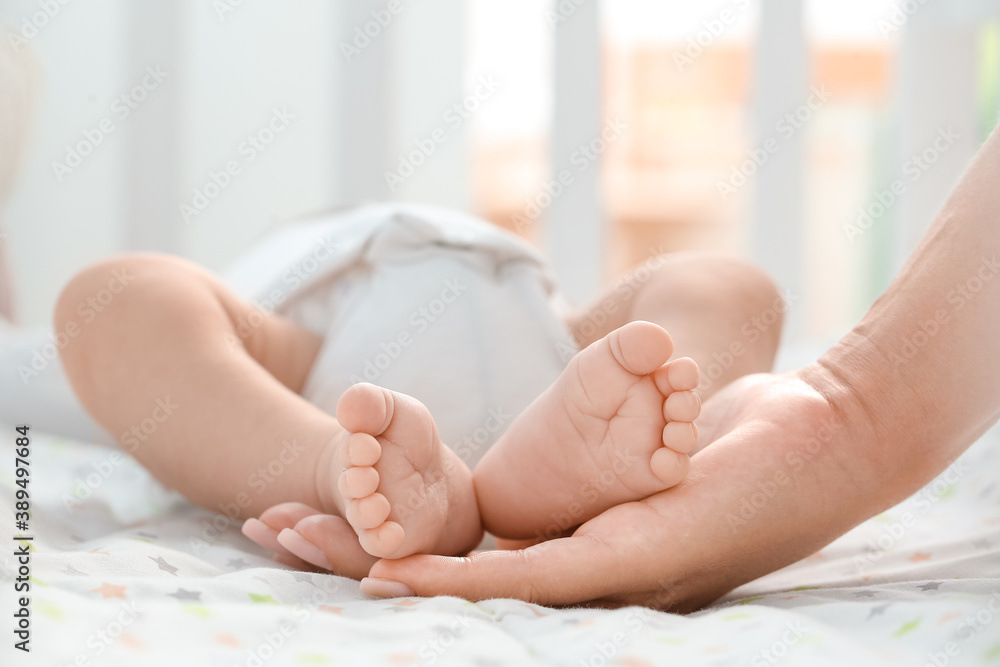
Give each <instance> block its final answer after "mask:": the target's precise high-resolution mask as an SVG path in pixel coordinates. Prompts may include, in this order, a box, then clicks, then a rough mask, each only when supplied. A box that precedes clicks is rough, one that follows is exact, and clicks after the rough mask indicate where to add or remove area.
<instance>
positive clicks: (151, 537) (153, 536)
mask: <svg viewBox="0 0 1000 667" xmlns="http://www.w3.org/2000/svg"><path fill="white" fill-rule="evenodd" d="M136 535H138V536H139V537H145V538H146V539H149V540H158V539H160V536H159V535H154V534H153V533H144V532H142V531H141V530H140V531H137V532H136Z"/></svg>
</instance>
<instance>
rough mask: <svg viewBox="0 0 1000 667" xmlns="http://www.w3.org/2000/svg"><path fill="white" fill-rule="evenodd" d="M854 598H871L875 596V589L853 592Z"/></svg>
mask: <svg viewBox="0 0 1000 667" xmlns="http://www.w3.org/2000/svg"><path fill="white" fill-rule="evenodd" d="M854 597H856V598H873V597H875V591H858V592H857V593H855V594H854Z"/></svg>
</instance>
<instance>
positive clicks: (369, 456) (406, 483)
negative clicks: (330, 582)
mask: <svg viewBox="0 0 1000 667" xmlns="http://www.w3.org/2000/svg"><path fill="white" fill-rule="evenodd" d="M337 419H338V421H340V424H341V426H343V427H344V428H345V429H346V430H347V431H348V434H349V435H348V436H347V438H346V440H345V441H343V443H342V446H341V450H340V459H341V464H342V466H343V473H342V474H341V475H340V477H339V480H338V485H337V486H338V490H339V493H340V496H341V501H342V502H341V503H338V505H341V506H342V507H343V512H344V518H345V519H347V521H348V523H350V524H351V526H352V527H353V528H354V530H355V532H356V533H357V535H358V539H359V540H360V542H361V546H362V547H363V548H364V550H365V551H367V552H368V553H369V554H371V555H372V556H377V557H379V558H402V557H404V556H408V555H410V554H414V553H433V554H439V555H445V556H451V555H456V554H460V553H465V552H466V551H468V550H470V549H472V548H473V547H474V546H476V544H478V542H479V540H480V539H481V538H482V527H481V525H480V521H479V510H478V508H477V506H476V497H475V492H474V490H473V487H472V473H471V472H470V471H469V469H468V467H467V466H466V465H465V464H464V463H463V462H462V461H461V459H459V458H458V456H457V455H456V454H455V453H454V452H453V451H451V450H450V449H449V448H448V447H446V446H445V445H444V444H442V442H441V439H440V438H439V437H438V432H437V427H436V426H435V424H434V420H433V418H432V417H431V415H430V413H429V412H428V411H427V408H426V407H424V405H423V404H422V403H420V402H419V401H417V400H416V399H414V398H411V397H409V396H406V395H404V394H399V393H396V392H393V391H389V390H388V389H383V388H381V387H376V386H375V385H372V384H367V383H361V384H356V385H353V386H352V387H351V388H350V389H348V390H347V391H346V392H344V395H343V396H341V398H340V402H339V403H338V404H337Z"/></svg>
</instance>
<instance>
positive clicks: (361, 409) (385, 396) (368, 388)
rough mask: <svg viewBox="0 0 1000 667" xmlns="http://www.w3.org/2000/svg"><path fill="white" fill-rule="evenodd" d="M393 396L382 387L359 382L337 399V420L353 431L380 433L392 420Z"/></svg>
mask: <svg viewBox="0 0 1000 667" xmlns="http://www.w3.org/2000/svg"><path fill="white" fill-rule="evenodd" d="M392 412H393V409H392V397H391V396H390V395H389V392H387V391H385V390H384V389H382V388H381V387H376V386H375V385H373V384H369V383H367V382H359V383H357V384H353V385H351V386H350V387H348V388H347V391H345V392H344V393H343V395H341V397H340V400H339V401H337V421H339V422H340V425H341V426H343V427H344V428H346V429H347V430H348V431H350V432H352V433H370V434H372V435H378V434H379V433H381V432H382V431H384V430H385V429H386V427H387V426H388V425H389V422H390V421H392Z"/></svg>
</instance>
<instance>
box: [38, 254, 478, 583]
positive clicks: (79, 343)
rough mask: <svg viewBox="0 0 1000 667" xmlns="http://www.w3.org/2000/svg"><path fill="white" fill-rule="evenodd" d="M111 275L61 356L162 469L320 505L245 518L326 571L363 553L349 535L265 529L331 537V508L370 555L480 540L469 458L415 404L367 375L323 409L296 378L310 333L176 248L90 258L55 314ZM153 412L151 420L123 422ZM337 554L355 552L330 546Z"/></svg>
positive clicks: (306, 357)
mask: <svg viewBox="0 0 1000 667" xmlns="http://www.w3.org/2000/svg"><path fill="white" fill-rule="evenodd" d="M110 281H117V284H116V291H117V292H118V293H117V294H116V296H115V297H114V298H113V299H112V301H111V302H110V303H108V304H107V306H102V311H101V312H100V313H99V314H98V316H96V317H93V318H92V320H91V321H88V322H86V323H83V324H78V328H79V334H78V335H77V336H75V337H74V339H73V341H72V343H71V344H70V345H69V346H67V347H66V348H65V349H64V350H63V360H64V363H65V365H66V371H67V375H68V376H69V378H70V381H71V383H72V384H73V387H74V389H75V390H76V392H77V394H78V395H79V396H80V400H81V402H82V403H83V405H84V407H86V408H87V410H88V411H89V412H90V413H91V414H92V415H93V416H94V418H95V419H96V420H97V421H98V422H99V423H100V424H101V425H103V426H104V427H105V428H107V429H108V431H109V432H111V433H113V434H116V435H118V434H120V435H119V436H118V437H119V439H120V441H121V443H122V444H123V445H124V446H126V448H127V449H128V450H129V451H130V452H131V453H132V454H133V455H134V456H135V457H136V459H138V460H139V461H140V462H141V463H142V464H143V465H145V466H146V467H147V468H148V469H149V470H150V471H151V472H152V473H153V475H154V476H156V477H157V478H158V479H159V480H160V481H162V482H163V483H164V484H166V485H168V486H171V487H173V488H175V489H177V490H178V491H180V492H181V493H182V494H184V495H185V496H186V497H187V498H188V499H189V500H191V501H192V502H194V503H196V504H198V505H201V506H202V507H205V508H208V509H212V510H216V511H222V512H224V513H229V514H232V513H233V512H236V513H237V515H238V516H240V517H244V518H245V517H255V516H259V515H261V513H262V512H264V510H266V509H268V508H270V507H272V506H275V505H278V504H281V503H298V504H299V505H297V506H295V507H298V508H301V507H309V508H318V509H319V510H321V513H322V514H323V515H325V517H316V518H312V517H305V516H299V515H298V514H295V512H292V514H295V516H292V514H289V512H287V511H286V512H284V514H282V510H277V511H275V512H272V514H270V515H267V516H271V517H272V518H273V521H272V522H271V524H267V522H266V521H265V522H264V524H265V525H262V523H261V522H257V521H256V520H251V521H249V522H248V525H247V526H246V527H245V532H247V534H248V535H249V536H251V537H253V539H255V540H256V541H258V542H261V543H264V544H270V545H271V546H273V547H277V546H278V545H281V546H283V547H285V548H287V549H289V550H290V551H292V552H293V553H296V555H299V556H301V557H303V558H304V559H305V560H308V561H309V562H311V563H313V564H317V565H320V566H323V567H328V565H331V564H332V565H334V566H335V569H336V570H337V571H344V572H353V571H354V570H355V569H356V568H354V567H353V566H354V565H359V567H361V564H364V563H369V559H368V557H367V556H366V557H364V558H354V556H357V555H358V554H359V551H358V550H357V549H353V546H351V548H348V549H346V550H345V549H343V548H341V549H330V550H323V551H324V553H325V554H327V556H326V558H327V560H326V561H324V560H323V558H322V557H317V554H316V553H315V552H314V551H311V550H310V549H309V548H308V545H306V546H305V547H303V541H302V540H299V539H298V537H297V536H296V535H294V534H290V533H286V532H285V531H282V534H281V535H276V534H274V533H276V530H275V529H282V528H287V529H291V528H293V527H294V529H295V531H304V532H305V534H306V535H307V536H308V537H309V538H310V539H311V541H312V542H313V544H314V545H315V544H320V545H322V544H323V542H324V536H326V537H329V538H331V539H327V540H326V542H329V543H330V544H331V545H333V544H334V542H338V543H339V542H340V539H339V538H338V540H333V539H332V537H333V536H334V535H340V537H341V538H342V533H343V529H346V528H347V526H346V525H345V524H344V523H343V522H342V520H338V521H331V520H330V519H332V518H333V517H334V516H339V517H344V518H346V519H347V520H348V521H349V522H350V526H351V528H352V529H353V530H354V531H356V532H357V533H358V535H360V536H361V542H362V545H363V546H364V547H365V548H366V549H367V550H368V551H369V552H370V553H372V554H373V555H377V556H389V555H392V556H396V557H399V556H403V555H407V554H409V553H413V552H415V551H426V552H432V553H443V554H449V555H450V554H453V553H460V552H462V551H464V550H467V549H469V548H471V547H473V546H475V544H476V542H478V540H479V538H480V536H481V532H480V531H481V529H480V525H479V516H478V511H477V510H476V504H475V497H474V495H473V491H472V481H471V473H470V472H469V471H468V468H466V467H465V465H464V464H463V463H462V462H461V461H460V460H458V459H457V457H456V456H455V455H454V454H453V453H452V452H451V450H448V449H447V448H446V447H444V446H443V445H442V444H441V442H440V439H439V438H437V434H436V433H437V432H436V427H435V425H434V422H433V420H432V419H431V417H430V414H428V413H427V411H426V409H425V408H423V406H422V405H420V404H419V403H417V402H416V401H414V400H413V399H410V398H409V397H405V396H402V395H400V394H394V393H392V392H387V391H384V390H380V389H377V388H375V387H372V386H371V385H364V386H356V387H354V388H352V390H350V391H348V392H347V393H346V394H345V396H344V398H343V399H342V400H341V402H340V405H339V406H338V417H339V419H340V421H338V419H335V418H334V417H333V416H331V415H328V414H326V413H325V412H323V411H321V410H319V409H318V408H316V407H315V406H313V405H312V404H310V403H308V402H307V401H306V400H305V399H303V398H302V397H301V396H299V395H298V392H300V391H301V390H302V386H303V384H304V383H305V379H306V377H307V375H308V372H309V369H310V367H311V366H312V364H313V361H314V359H315V357H316V354H317V351H318V350H319V347H320V344H321V339H320V338H319V337H318V336H316V335H315V334H313V333H311V332H309V331H307V330H305V329H302V328H300V327H298V326H296V325H294V324H292V323H291V322H289V321H287V320H285V319H283V318H281V317H277V316H270V317H264V318H263V319H262V318H261V317H260V315H259V313H258V314H255V313H254V311H253V309H252V308H251V307H250V306H249V305H247V304H244V303H242V302H241V301H239V299H237V298H236V297H235V296H234V295H232V294H231V293H230V292H229V291H228V290H227V289H226V288H225V286H223V285H222V284H221V283H220V282H219V281H218V280H217V279H216V278H215V277H213V276H212V275H211V274H209V273H208V272H207V271H205V270H203V269H201V268H200V267H198V266H196V265H194V264H192V263H190V262H187V261H185V260H182V259H178V258H174V257H167V256H157V255H128V256H123V257H119V258H113V259H110V260H107V261H105V262H102V263H101V264H98V265H96V266H93V267H91V268H89V269H87V270H85V271H84V272H82V273H81V274H80V275H79V276H77V277H76V278H74V279H73V281H72V282H71V283H70V284H69V286H68V287H67V288H66V290H65V291H64V292H63V294H62V296H61V297H60V300H59V304H58V306H57V311H56V321H57V323H56V324H57V327H58V329H59V330H66V327H67V325H69V324H70V323H71V322H75V321H76V320H78V319H79V318H80V315H79V313H80V312H81V311H80V308H81V306H80V304H84V305H85V304H87V300H88V298H92V296H93V295H94V294H95V293H98V292H99V291H100V290H102V289H105V287H106V286H107V285H108V284H109V282H110ZM119 285H120V287H119ZM254 323H256V324H257V326H254ZM150 418H152V420H154V421H152V422H150V423H156V427H155V428H149V429H145V430H142V429H140V430H138V431H135V430H134V427H135V426H136V425H139V424H144V423H146V422H144V421H143V420H149V419H150ZM340 422H344V424H345V425H346V426H348V427H349V428H350V431H348V430H346V429H345V428H344V427H343V426H341V423H340ZM424 481H426V484H425V483H424ZM298 511H299V510H298V509H296V512H298ZM331 515H332V516H331ZM262 518H265V519H266V518H267V517H262ZM292 519H294V521H293V520H292ZM303 521H305V523H304V524H303ZM334 546H336V545H334ZM345 554H346V556H345ZM342 557H349V558H350V559H351V560H352V561H357V563H351V564H345V563H343V562H336V563H334V562H332V561H333V560H342ZM328 569H329V567H328Z"/></svg>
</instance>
